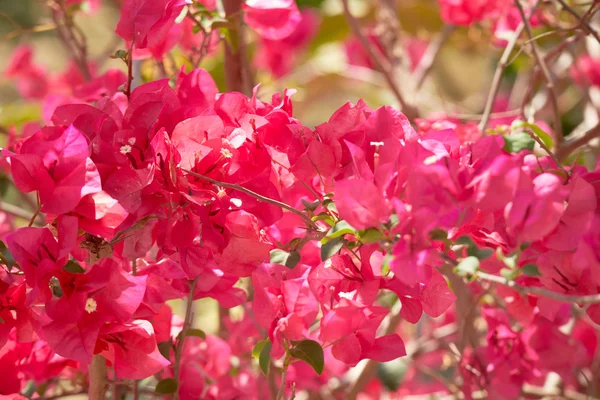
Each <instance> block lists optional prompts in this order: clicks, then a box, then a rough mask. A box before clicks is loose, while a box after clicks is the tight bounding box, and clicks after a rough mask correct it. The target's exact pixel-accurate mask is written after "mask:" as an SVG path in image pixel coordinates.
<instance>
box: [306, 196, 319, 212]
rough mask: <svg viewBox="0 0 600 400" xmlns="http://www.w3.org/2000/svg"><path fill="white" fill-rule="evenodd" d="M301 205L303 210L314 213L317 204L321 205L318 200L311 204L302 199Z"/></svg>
mask: <svg viewBox="0 0 600 400" xmlns="http://www.w3.org/2000/svg"><path fill="white" fill-rule="evenodd" d="M302 204H304V208H306V209H307V210H309V211H315V210H316V209H317V208H319V204H321V202H320V201H319V200H315V201H313V202H312V203H309V202H308V201H306V200H304V199H302Z"/></svg>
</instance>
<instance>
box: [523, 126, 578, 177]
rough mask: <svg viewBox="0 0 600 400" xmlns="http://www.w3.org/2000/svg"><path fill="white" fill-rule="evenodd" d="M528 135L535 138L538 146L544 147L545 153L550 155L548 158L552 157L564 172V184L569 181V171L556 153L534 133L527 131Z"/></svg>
mask: <svg viewBox="0 0 600 400" xmlns="http://www.w3.org/2000/svg"><path fill="white" fill-rule="evenodd" d="M529 136H531V138H532V139H533V140H535V141H536V143H537V144H539V145H540V147H541V148H542V149H544V151H545V152H546V153H548V155H549V156H550V158H552V161H554V163H555V164H556V166H557V167H558V168H559V169H560V170H561V171H562V172H563V173H564V174H565V184H567V183H569V179H571V172H570V171H567V170H566V169H565V167H563V165H562V164H561V163H560V161H559V160H558V158H557V157H556V155H555V154H554V153H553V152H552V151H551V150H550V149H549V148H548V147H547V146H546V144H545V143H544V142H543V141H542V139H540V138H539V137H538V136H537V135H536V134H534V133H532V132H529Z"/></svg>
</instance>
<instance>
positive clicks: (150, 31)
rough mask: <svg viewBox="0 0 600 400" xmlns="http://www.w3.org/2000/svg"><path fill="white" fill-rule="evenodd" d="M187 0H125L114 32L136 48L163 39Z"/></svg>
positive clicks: (150, 45) (143, 47)
mask: <svg viewBox="0 0 600 400" xmlns="http://www.w3.org/2000/svg"><path fill="white" fill-rule="evenodd" d="M190 3H191V2H190V1H188V0H126V1H125V3H124V4H123V8H122V10H121V18H120V19H119V23H118V24H117V29H116V31H115V32H116V33H117V34H118V35H119V36H121V37H122V38H123V39H125V40H126V41H128V42H133V44H134V46H135V47H136V48H138V49H145V48H147V47H152V46H156V45H157V44H158V43H160V42H161V41H163V40H165V38H166V37H167V35H168V34H169V31H170V29H171V28H172V27H173V25H175V19H176V18H177V17H178V16H179V14H180V13H181V11H182V10H183V7H184V6H185V5H186V4H190Z"/></svg>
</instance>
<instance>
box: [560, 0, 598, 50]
mask: <svg viewBox="0 0 600 400" xmlns="http://www.w3.org/2000/svg"><path fill="white" fill-rule="evenodd" d="M557 1H558V2H559V3H560V5H561V7H562V8H563V9H564V10H565V11H566V12H568V13H569V14H571V15H572V16H574V17H575V18H576V19H577V20H578V21H579V24H580V25H581V26H583V28H584V29H585V31H586V32H587V33H588V34H590V35H592V36H593V37H594V39H596V40H597V41H598V43H600V35H598V32H596V30H595V29H594V28H593V27H592V25H591V24H590V23H589V21H588V20H587V19H588V18H589V16H590V14H591V12H592V10H593V9H594V5H595V4H592V6H591V7H590V8H589V9H588V11H586V12H585V14H584V15H583V16H581V15H579V14H578V13H577V11H575V10H574V9H573V8H572V7H571V6H569V5H568V4H567V3H566V2H565V1H564V0H557Z"/></svg>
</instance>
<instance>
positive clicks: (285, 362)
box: [275, 352, 291, 400]
mask: <svg viewBox="0 0 600 400" xmlns="http://www.w3.org/2000/svg"><path fill="white" fill-rule="evenodd" d="M290 358H291V357H290V353H289V352H286V353H285V358H284V360H283V370H282V372H281V386H279V391H278V392H277V397H276V398H275V399H276V400H282V399H283V390H284V388H285V378H286V376H287V370H288V367H289V366H290Z"/></svg>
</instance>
